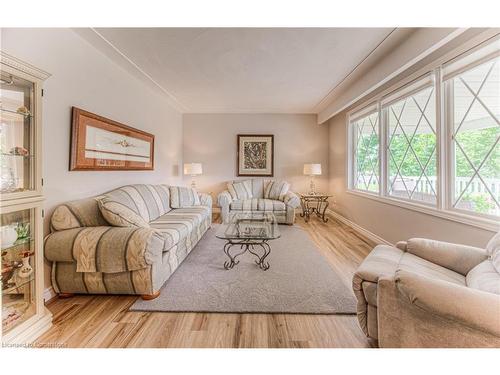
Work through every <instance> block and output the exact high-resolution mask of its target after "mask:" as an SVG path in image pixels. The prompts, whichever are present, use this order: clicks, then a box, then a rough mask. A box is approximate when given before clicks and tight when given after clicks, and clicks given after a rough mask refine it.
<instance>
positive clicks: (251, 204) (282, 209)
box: [217, 178, 300, 225]
mask: <svg viewBox="0 0 500 375" xmlns="http://www.w3.org/2000/svg"><path fill="white" fill-rule="evenodd" d="M273 182H278V181H273V180H267V179H260V178H254V179H249V180H246V181H232V182H229V183H228V190H224V191H222V192H221V193H220V194H219V195H218V197H217V202H218V204H219V206H220V208H221V218H222V221H223V222H227V221H228V220H230V218H231V215H233V214H235V213H239V212H256V211H257V212H272V213H273V214H274V216H275V217H276V220H277V222H278V223H280V224H289V225H292V224H293V223H294V222H295V210H296V209H297V208H298V207H299V206H300V199H299V197H298V196H297V195H296V194H295V193H293V192H292V191H289V190H288V191H286V193H284V194H282V196H281V195H280V199H268V198H265V191H266V190H269V189H267V188H268V187H269V184H270V183H273ZM278 183H279V182H278ZM236 184H240V185H241V184H245V188H246V190H247V191H248V192H247V194H244V195H246V197H244V198H243V199H240V198H237V197H236V196H237V195H238V191H234V189H233V188H232V187H231V185H233V186H234V185H236ZM287 185H288V184H287ZM288 186H289V185H288ZM229 188H231V190H233V192H232V193H231V192H230V191H229Z"/></svg>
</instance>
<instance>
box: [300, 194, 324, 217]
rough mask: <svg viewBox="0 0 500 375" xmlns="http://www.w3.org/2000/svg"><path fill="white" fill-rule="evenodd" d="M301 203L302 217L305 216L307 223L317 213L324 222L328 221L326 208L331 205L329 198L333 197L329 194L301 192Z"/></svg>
mask: <svg viewBox="0 0 500 375" xmlns="http://www.w3.org/2000/svg"><path fill="white" fill-rule="evenodd" d="M299 196H300V205H301V206H302V213H301V214H300V217H303V218H304V220H305V222H306V223H307V222H308V221H309V219H310V218H311V215H312V214H316V216H317V217H319V218H320V219H321V220H323V222H324V223H326V222H327V221H328V218H327V217H326V209H327V208H328V206H329V205H330V203H328V199H329V198H330V197H332V195H329V194H320V193H316V194H310V193H304V194H303V193H299Z"/></svg>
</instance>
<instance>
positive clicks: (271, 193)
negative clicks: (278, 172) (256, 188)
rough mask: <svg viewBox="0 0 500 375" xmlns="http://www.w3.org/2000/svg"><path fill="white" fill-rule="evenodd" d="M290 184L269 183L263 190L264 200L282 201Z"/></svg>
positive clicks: (284, 182)
mask: <svg viewBox="0 0 500 375" xmlns="http://www.w3.org/2000/svg"><path fill="white" fill-rule="evenodd" d="M288 189H290V184H289V183H288V182H286V181H269V182H268V183H267V185H266V188H265V189H264V198H265V199H276V200H279V201H284V200H285V196H286V193H287V192H288Z"/></svg>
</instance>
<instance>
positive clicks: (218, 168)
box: [183, 114, 328, 198]
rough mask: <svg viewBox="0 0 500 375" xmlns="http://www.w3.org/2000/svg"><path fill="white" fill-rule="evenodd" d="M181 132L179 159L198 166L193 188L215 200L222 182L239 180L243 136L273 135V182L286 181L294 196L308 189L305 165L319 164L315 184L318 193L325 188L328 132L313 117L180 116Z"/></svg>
mask: <svg viewBox="0 0 500 375" xmlns="http://www.w3.org/2000/svg"><path fill="white" fill-rule="evenodd" d="M183 128H184V130H183V150H184V157H183V159H184V161H185V162H201V163H203V175H202V176H200V177H199V178H197V183H198V187H199V188H200V190H203V191H210V192H212V193H213V197H214V198H215V197H216V196H217V193H219V192H220V191H222V190H224V189H225V185H226V182H227V181H230V180H234V179H238V177H236V171H237V169H236V152H237V145H236V136H237V134H242V133H243V134H274V148H275V151H274V157H275V159H274V163H275V164H274V170H275V174H274V177H275V178H278V179H285V180H287V181H289V182H290V183H291V184H292V189H293V190H294V191H304V190H306V189H308V186H309V178H308V177H306V176H304V175H303V174H302V168H303V164H304V163H308V162H316V163H321V164H322V166H323V176H322V178H319V179H317V181H316V183H317V186H318V189H319V190H324V189H327V187H328V179H327V173H328V166H327V165H328V127H327V126H324V125H317V124H316V116H315V115H305V114H304V115H293V114H185V115H184V117H183ZM241 178H244V177H241ZM185 181H186V182H187V183H188V182H189V181H190V177H185Z"/></svg>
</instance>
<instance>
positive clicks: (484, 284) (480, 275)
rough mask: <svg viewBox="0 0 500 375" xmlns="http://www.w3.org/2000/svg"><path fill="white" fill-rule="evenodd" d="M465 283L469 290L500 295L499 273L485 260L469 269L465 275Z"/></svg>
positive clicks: (491, 263)
mask: <svg viewBox="0 0 500 375" xmlns="http://www.w3.org/2000/svg"><path fill="white" fill-rule="evenodd" d="M466 282H467V286H468V287H469V288H474V289H478V290H482V291H483V292H490V293H495V294H500V273H498V272H497V270H496V269H495V268H494V266H493V262H491V261H490V260H485V261H484V262H481V263H479V264H478V265H477V266H476V267H474V268H473V269H471V270H470V272H469V273H468V274H467V277H466Z"/></svg>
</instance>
